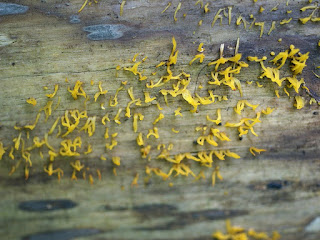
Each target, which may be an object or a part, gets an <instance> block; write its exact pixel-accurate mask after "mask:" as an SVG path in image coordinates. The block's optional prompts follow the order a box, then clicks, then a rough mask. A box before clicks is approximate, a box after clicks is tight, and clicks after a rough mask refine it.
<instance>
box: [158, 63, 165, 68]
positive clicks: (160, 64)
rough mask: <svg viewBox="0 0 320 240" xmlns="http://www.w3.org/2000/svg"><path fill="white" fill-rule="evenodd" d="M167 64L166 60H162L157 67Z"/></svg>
mask: <svg viewBox="0 0 320 240" xmlns="http://www.w3.org/2000/svg"><path fill="white" fill-rule="evenodd" d="M165 64H166V62H160V63H159V64H158V65H157V66H156V68H158V67H161V66H163V65H165Z"/></svg>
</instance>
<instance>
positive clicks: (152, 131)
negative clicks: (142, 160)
mask: <svg viewBox="0 0 320 240" xmlns="http://www.w3.org/2000/svg"><path fill="white" fill-rule="evenodd" d="M150 136H154V137H155V138H159V133H158V128H157V127H154V128H153V129H149V133H148V134H147V138H148V139H149V137H150Z"/></svg>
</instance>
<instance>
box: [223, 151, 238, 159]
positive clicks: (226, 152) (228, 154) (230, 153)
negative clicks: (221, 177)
mask: <svg viewBox="0 0 320 240" xmlns="http://www.w3.org/2000/svg"><path fill="white" fill-rule="evenodd" d="M224 154H225V155H226V156H228V157H232V158H236V159H238V158H241V157H240V156H239V155H238V154H236V153H234V152H231V151H230V150H226V151H224Z"/></svg>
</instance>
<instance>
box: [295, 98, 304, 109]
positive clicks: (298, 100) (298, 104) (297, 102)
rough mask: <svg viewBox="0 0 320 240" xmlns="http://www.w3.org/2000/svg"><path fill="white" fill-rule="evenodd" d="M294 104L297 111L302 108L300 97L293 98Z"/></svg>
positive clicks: (302, 103) (302, 102)
mask: <svg viewBox="0 0 320 240" xmlns="http://www.w3.org/2000/svg"><path fill="white" fill-rule="evenodd" d="M294 98H295V101H296V103H295V104H293V106H295V107H296V108H297V109H301V108H303V107H304V99H303V98H302V97H301V96H295V97H294Z"/></svg>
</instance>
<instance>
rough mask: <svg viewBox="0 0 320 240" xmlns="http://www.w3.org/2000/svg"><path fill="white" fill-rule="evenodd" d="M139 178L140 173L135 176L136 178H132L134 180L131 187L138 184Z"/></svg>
mask: <svg viewBox="0 0 320 240" xmlns="http://www.w3.org/2000/svg"><path fill="white" fill-rule="evenodd" d="M138 179H139V173H137V174H136V175H135V176H134V178H133V180H132V182H131V187H133V186H138Z"/></svg>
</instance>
